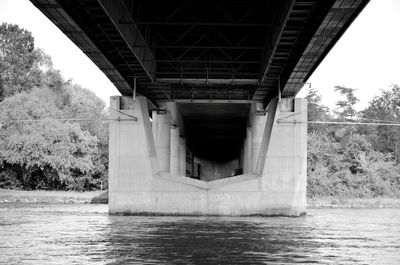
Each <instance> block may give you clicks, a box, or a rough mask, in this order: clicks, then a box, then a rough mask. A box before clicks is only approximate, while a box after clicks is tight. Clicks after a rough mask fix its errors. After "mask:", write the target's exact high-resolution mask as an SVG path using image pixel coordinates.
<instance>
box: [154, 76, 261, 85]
mask: <svg viewBox="0 0 400 265" xmlns="http://www.w3.org/2000/svg"><path fill="white" fill-rule="evenodd" d="M156 81H157V83H177V84H215V85H229V84H238V85H257V84H258V79H231V78H225V79H223V78H221V79H220V78H157V80H156Z"/></svg>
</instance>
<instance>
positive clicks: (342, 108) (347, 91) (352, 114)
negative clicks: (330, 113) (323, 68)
mask: <svg viewBox="0 0 400 265" xmlns="http://www.w3.org/2000/svg"><path fill="white" fill-rule="evenodd" d="M335 91H336V92H339V93H340V95H341V96H344V97H345V100H339V101H338V102H337V103H336V106H337V108H336V110H335V113H336V114H337V115H338V117H339V119H340V120H345V121H352V120H354V119H355V118H356V117H357V111H356V109H355V107H354V106H355V104H357V102H359V99H358V98H357V97H356V96H355V94H354V92H355V91H356V89H354V88H348V87H344V86H335Z"/></svg>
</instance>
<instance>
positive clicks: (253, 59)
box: [31, 0, 368, 105]
mask: <svg viewBox="0 0 400 265" xmlns="http://www.w3.org/2000/svg"><path fill="white" fill-rule="evenodd" d="M31 1H32V2H33V3H34V4H35V5H36V6H37V7H38V8H39V9H40V10H41V11H42V12H43V13H44V14H45V15H46V16H47V17H48V18H49V19H50V20H51V21H53V22H54V23H55V24H56V25H57V26H58V27H59V28H60V29H61V30H62V31H63V32H64V33H65V34H66V35H67V36H68V37H69V38H70V39H71V40H72V41H73V42H74V43H75V44H76V45H77V46H78V47H79V48H80V49H82V51H83V52H84V53H85V54H86V55H87V56H88V57H89V58H91V59H92V61H93V62H94V63H95V64H96V65H97V66H98V67H99V68H100V69H101V70H102V71H103V72H104V73H105V74H106V75H107V76H108V77H109V79H110V80H111V81H112V82H113V83H114V84H115V86H116V87H117V88H118V90H119V91H120V92H121V94H123V95H131V94H132V93H133V89H132V88H133V86H134V79H135V78H136V84H137V92H139V93H141V94H143V95H145V96H146V97H147V98H148V99H149V100H151V101H152V102H153V103H154V104H155V105H157V104H158V102H160V101H164V100H171V99H225V100H226V99H230V100H252V101H259V102H268V101H269V99H270V98H272V97H274V96H276V95H277V94H278V89H279V88H280V89H281V93H282V95H283V96H294V95H295V94H296V93H297V92H298V91H299V90H300V89H301V87H302V86H303V84H304V82H305V81H306V80H307V79H308V77H309V76H310V75H311V74H312V72H313V71H314V70H315V68H316V67H317V66H318V64H319V63H320V62H321V61H322V59H323V58H324V57H325V55H326V54H327V53H328V52H329V50H330V49H331V48H332V47H333V45H334V44H335V43H336V41H337V40H338V39H339V38H340V36H341V35H342V34H343V33H344V31H345V30H346V29H347V28H348V27H349V25H350V24H351V22H352V21H353V20H354V19H355V17H356V16H357V15H358V14H359V13H360V12H361V10H362V9H363V8H364V6H365V5H366V4H367V2H368V0H268V1H267V0H255V1H247V0H221V1H213V0H170V1H165V0H136V1H133V0H31Z"/></svg>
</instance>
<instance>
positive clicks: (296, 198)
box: [259, 98, 307, 215]
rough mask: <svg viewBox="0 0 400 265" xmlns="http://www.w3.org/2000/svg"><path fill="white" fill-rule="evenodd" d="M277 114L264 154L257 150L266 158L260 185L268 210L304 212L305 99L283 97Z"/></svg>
mask: <svg viewBox="0 0 400 265" xmlns="http://www.w3.org/2000/svg"><path fill="white" fill-rule="evenodd" d="M276 115H277V117H276V119H275V120H276V122H275V123H274V125H273V128H272V131H271V135H270V137H271V138H270V141H269V145H268V149H267V150H266V154H261V153H260V157H262V156H264V157H266V159H265V162H264V167H263V169H261V172H259V173H260V174H261V187H260V188H261V190H262V191H263V193H264V195H263V197H264V200H265V207H266V209H267V213H270V214H285V215H286V214H287V215H300V214H302V213H305V211H306V179H307V176H306V174H307V123H306V122H307V103H306V100H304V99H300V98H296V99H282V101H281V102H280V103H279V104H278V110H277V114H276ZM266 129H267V128H266ZM267 136H268V135H267V134H266V133H265V134H264V137H267Z"/></svg>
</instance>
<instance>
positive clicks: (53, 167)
mask: <svg viewBox="0 0 400 265" xmlns="http://www.w3.org/2000/svg"><path fill="white" fill-rule="evenodd" d="M0 59H1V61H0V70H1V71H0V88H1V90H0V99H1V101H0V122H1V123H0V188H21V189H61V190H92V189H104V188H106V187H107V165H108V157H107V154H108V145H107V144H108V133H107V127H106V126H105V125H104V124H103V122H102V119H103V118H104V117H105V112H104V111H105V104H104V102H102V101H101V100H100V99H99V98H98V97H97V96H96V95H95V94H94V93H92V92H91V91H89V90H87V89H84V88H81V87H79V86H78V85H75V84H72V83H71V82H70V81H68V82H66V81H64V80H63V78H62V76H61V74H60V73H59V72H58V71H56V70H54V69H53V66H52V62H51V58H50V57H49V56H48V55H46V54H45V53H44V52H43V51H41V50H38V49H35V48H34V41H33V37H32V36H31V33H30V32H27V31H25V30H22V29H20V28H19V27H18V26H16V25H10V24H2V25H1V26H0Z"/></svg>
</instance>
